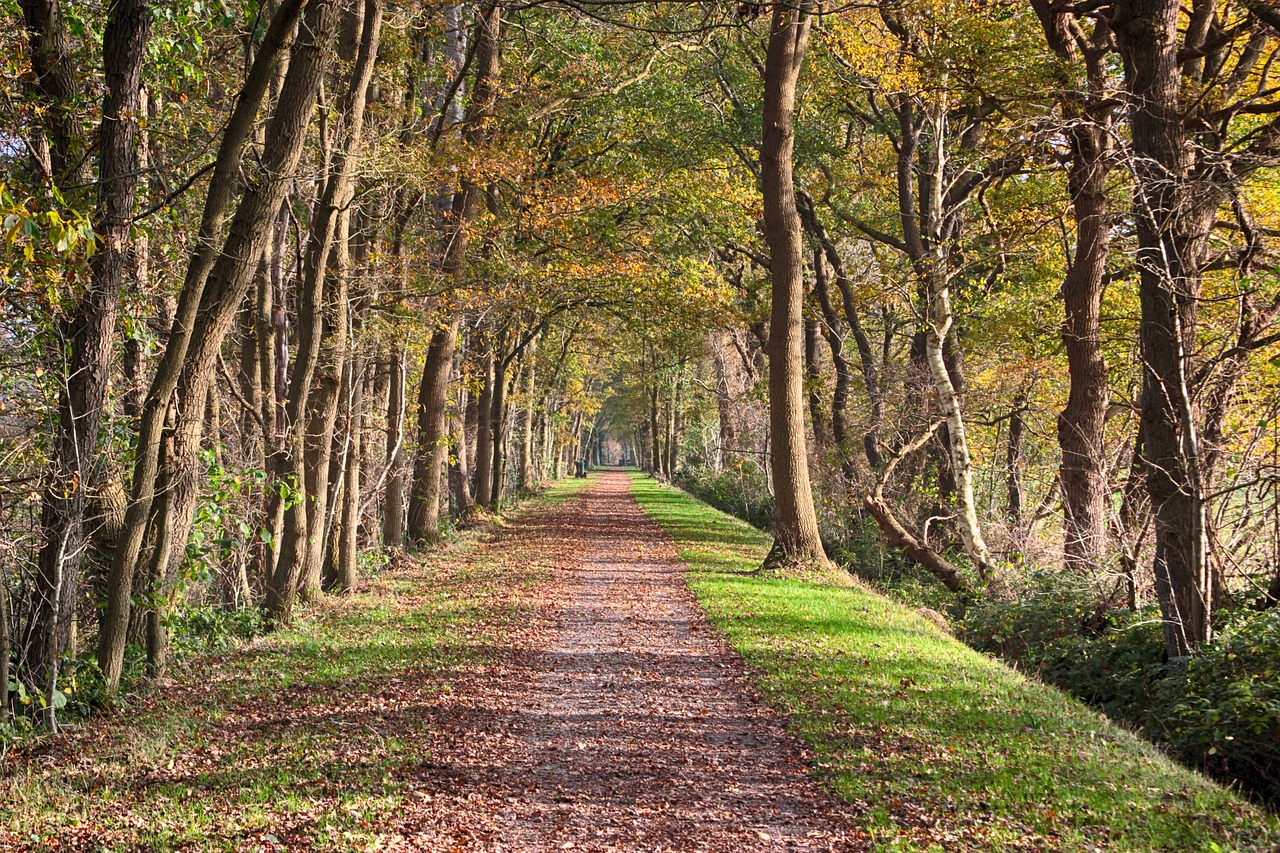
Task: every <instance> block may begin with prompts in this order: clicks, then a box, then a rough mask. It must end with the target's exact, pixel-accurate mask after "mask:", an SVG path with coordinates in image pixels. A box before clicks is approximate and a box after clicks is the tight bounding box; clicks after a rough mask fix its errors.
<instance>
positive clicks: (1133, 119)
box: [1112, 0, 1221, 656]
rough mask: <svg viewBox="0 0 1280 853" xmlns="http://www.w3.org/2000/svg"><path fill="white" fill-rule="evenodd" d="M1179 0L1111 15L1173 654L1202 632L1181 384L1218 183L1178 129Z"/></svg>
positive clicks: (1205, 579) (1189, 441)
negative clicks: (1126, 128)
mask: <svg viewBox="0 0 1280 853" xmlns="http://www.w3.org/2000/svg"><path fill="white" fill-rule="evenodd" d="M1180 9H1181V4H1180V3H1179V2H1178V0H1129V2H1126V3H1123V4H1118V5H1117V7H1116V14H1115V15H1114V20H1113V22H1112V25H1113V28H1114V29H1115V32H1116V40H1117V44H1118V46H1119V48H1120V54H1121V56H1122V57H1123V58H1124V65H1125V82H1126V87H1127V89H1128V92H1129V96H1130V99H1131V103H1130V108H1129V117H1130V118H1129V121H1130V126H1131V127H1132V137H1133V143H1132V145H1133V156H1134V160H1135V164H1134V172H1135V177H1136V185H1135V192H1134V218H1135V224H1136V231H1137V235H1138V256H1137V260H1138V272H1139V302H1140V303H1141V307H1142V322H1141V324H1140V326H1139V340H1140V343H1141V350H1142V361H1143V385H1142V426H1143V438H1144V442H1145V445H1144V446H1145V451H1144V456H1145V459H1146V462H1147V491H1148V493H1149V494H1150V497H1151V505H1152V510H1153V512H1154V515H1155V534H1156V547H1155V565H1154V569H1155V577H1156V594H1157V596H1158V597H1159V600H1160V606H1161V610H1162V614H1163V620H1164V634H1165V647H1166V649H1167V651H1168V653H1169V654H1170V655H1171V656H1181V655H1187V654H1190V653H1191V652H1192V651H1193V650H1194V649H1195V648H1196V647H1197V646H1199V645H1201V644H1202V643H1204V642H1206V641H1207V640H1208V639H1209V637H1210V626H1211V617H1212V595H1211V591H1210V577H1209V569H1208V560H1207V559H1206V554H1205V551H1206V543H1205V518H1204V499H1203V494H1204V492H1203V484H1202V482H1201V477H1200V471H1199V453H1200V451H1199V441H1198V437H1197V434H1196V424H1195V414H1194V411H1193V405H1194V404H1193V401H1192V398H1191V393H1190V389H1189V387H1188V384H1189V383H1188V372H1189V367H1188V361H1189V358H1190V353H1191V352H1192V351H1194V349H1195V321H1196V307H1197V301H1198V299H1199V296H1200V284H1201V276H1202V269H1203V264H1204V257H1205V250H1206V246H1207V239H1208V234H1209V230H1210V227H1211V226H1212V222H1213V219H1214V215H1215V213H1216V211H1217V206H1218V201H1220V199H1221V191H1220V190H1218V189H1217V188H1215V187H1212V186H1206V185H1204V184H1203V183H1197V182H1196V181H1195V179H1194V177H1193V175H1192V172H1193V169H1194V165H1195V155H1194V153H1193V152H1192V150H1191V146H1190V144H1189V140H1188V138H1187V132H1186V127H1185V125H1184V119H1185V116H1184V109H1183V104H1182V103H1181V99H1180V90H1179V86H1180V79H1179V60H1178V17H1179V10H1180Z"/></svg>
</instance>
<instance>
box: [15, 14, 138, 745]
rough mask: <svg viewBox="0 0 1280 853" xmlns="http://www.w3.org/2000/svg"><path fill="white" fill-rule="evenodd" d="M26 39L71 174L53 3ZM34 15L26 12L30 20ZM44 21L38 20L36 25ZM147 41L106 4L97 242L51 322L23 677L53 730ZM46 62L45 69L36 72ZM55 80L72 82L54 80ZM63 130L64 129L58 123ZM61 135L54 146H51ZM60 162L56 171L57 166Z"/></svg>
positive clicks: (123, 247) (62, 38) (105, 372)
mask: <svg viewBox="0 0 1280 853" xmlns="http://www.w3.org/2000/svg"><path fill="white" fill-rule="evenodd" d="M24 9H25V11H26V12H27V15H26V17H27V22H28V27H29V28H30V29H31V31H32V42H33V44H32V47H33V51H32V58H33V66H34V70H35V71H36V76H37V80H38V81H39V84H38V85H39V86H40V87H41V88H42V89H44V90H45V91H46V93H47V95H48V96H49V97H50V98H51V101H50V104H49V108H50V111H51V112H52V113H53V115H54V118H53V119H52V122H53V124H54V126H55V129H54V131H53V133H52V134H51V136H52V137H53V138H54V140H55V145H54V150H55V151H57V149H58V148H59V147H64V148H66V149H67V150H65V151H63V152H62V153H61V154H60V155H59V159H58V160H55V161H54V164H55V165H54V168H55V170H56V171H55V175H56V176H58V177H64V178H69V177H70V174H66V175H63V174H62V171H64V170H68V169H70V170H72V171H74V167H73V166H72V164H71V162H70V158H72V157H74V156H76V152H75V151H74V150H73V149H72V147H71V146H72V141H73V140H74V139H75V137H76V136H77V135H78V134H77V132H75V131H74V130H72V129H71V127H73V126H74V123H75V121H76V118H75V117H74V116H73V115H69V114H67V113H66V111H67V110H68V109H70V108H71V102H70V101H64V100H63V99H62V98H63V96H64V95H65V96H70V94H71V92H70V91H63V90H64V89H65V88H66V86H67V85H68V83H70V84H71V85H74V69H72V68H71V67H70V65H69V63H70V47H69V45H68V44H67V42H68V41H69V38H68V36H67V33H66V30H65V25H64V24H63V23H62V20H61V13H60V10H59V8H58V4H57V2H56V0H47V2H46V3H33V2H28V3H25V4H24ZM33 13H35V14H33ZM40 18H46V20H40ZM150 34H151V12H150V9H149V8H148V6H147V2H146V0H116V2H114V3H112V4H111V6H110V10H109V12H108V17H107V25H106V31H105V34H104V36H103V45H102V49H103V66H104V72H105V81H104V82H105V90H104V91H105V94H104V96H103V103H102V122H101V125H100V128H99V133H98V204H97V211H96V214H95V217H94V232H95V234H96V235H97V238H98V241H99V243H100V245H99V248H98V250H97V251H96V252H95V253H94V255H93V257H92V258H91V259H90V282H89V290H88V292H87V293H86V294H85V295H84V296H83V297H82V298H81V299H80V300H79V302H78V303H77V304H76V306H75V307H74V308H73V309H72V311H71V314H70V316H69V317H67V318H65V319H64V320H62V321H61V322H59V324H58V338H59V340H60V342H61V344H62V347H63V349H64V351H65V357H64V361H63V364H64V368H65V369H64V372H63V377H62V383H61V386H60V392H59V398H58V429H57V433H56V435H55V438H54V447H53V454H52V456H51V458H50V460H49V479H48V482H47V484H46V486H45V489H44V494H43V497H42V506H41V516H40V527H41V536H42V541H41V546H40V552H39V555H38V557H37V560H38V563H37V575H36V584H35V586H36V590H37V593H36V602H37V609H36V614H35V625H36V628H35V631H34V639H35V643H34V645H33V649H32V653H31V657H32V663H33V664H34V670H35V671H34V672H33V676H34V677H35V679H36V681H37V682H39V683H40V684H41V686H42V687H43V688H44V689H45V691H46V700H47V701H46V707H47V723H48V725H49V728H50V729H56V728H57V712H56V708H55V705H54V702H53V701H52V700H53V698H54V696H55V691H56V690H57V680H58V660H59V657H60V656H61V655H62V653H63V652H64V651H66V650H67V649H68V646H69V642H70V636H71V628H72V623H73V618H74V609H75V601H76V594H77V591H78V589H79V584H80V558H81V554H82V552H83V550H84V545H85V541H84V515H85V507H86V495H87V492H88V488H89V486H90V483H91V481H92V479H93V469H92V465H93V462H94V460H95V459H96V458H97V456H98V449H97V444H98V428H99V426H100V424H101V422H102V410H103V406H104V405H105V403H106V394H107V383H108V380H109V378H110V375H111V356H112V352H113V347H114V341H115V326H116V314H117V311H118V309H119V305H120V291H121V288H122V287H123V285H124V279H125V276H126V274H127V272H128V270H129V265H130V250H129V246H130V238H129V229H130V226H131V225H132V222H133V203H134V197H135V194H136V191H137V185H138V172H137V145H136V136H137V128H138V123H137V116H138V114H139V111H140V107H141V96H142V63H143V61H144V59H145V57H146V48H147V41H148V39H149V37H150ZM58 48H61V49H63V50H66V54H64V55H62V56H58V57H52V56H49V55H48V53H47V52H46V50H51V49H58ZM49 61H52V65H47V66H46V65H45V63H46V62H49ZM64 74H70V75H72V80H71V81H67V80H63V79H61V78H62V76H63V75H64ZM64 122H65V123H67V126H66V128H59V127H58V125H60V124H62V123H64ZM60 137H65V140H64V141H63V142H60V143H59V142H57V140H58V139H59V138H60ZM59 160H61V163H59Z"/></svg>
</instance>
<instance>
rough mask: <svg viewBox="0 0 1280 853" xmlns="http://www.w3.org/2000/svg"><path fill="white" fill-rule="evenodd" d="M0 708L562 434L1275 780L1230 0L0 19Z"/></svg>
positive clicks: (1275, 156)
mask: <svg viewBox="0 0 1280 853" xmlns="http://www.w3.org/2000/svg"><path fill="white" fill-rule="evenodd" d="M3 8H4V15H5V18H6V20H7V21H8V22H9V26H7V27H5V28H4V29H3V30H2V31H0V45H2V50H0V57H2V59H0V62H2V66H0V68H2V74H0V160H2V162H3V170H2V171H0V216H2V217H3V232H4V243H5V245H4V249H3V253H0V339H2V340H3V345H2V346H0V364H2V366H3V369H2V370H0V549H2V551H0V554H2V556H0V685H5V687H4V688H0V690H3V691H4V693H5V696H4V701H0V724H2V725H3V729H2V731H3V732H4V736H5V737H20V736H23V735H24V734H27V733H30V732H32V731H33V730H36V729H56V728H57V727H58V726H59V724H60V721H65V720H66V719H70V718H74V717H75V716H77V715H84V714H88V713H90V712H92V711H93V710H95V709H99V708H102V707H107V706H110V705H111V704H112V703H113V702H116V701H120V699H119V697H120V696H121V695H123V694H124V693H125V692H128V691H129V690H132V689H134V687H135V686H136V685H138V684H140V683H142V682H144V681H146V680H148V679H154V678H156V677H157V676H161V675H163V674H164V673H165V672H166V666H167V665H168V663H169V659H170V656H171V652H172V651H173V650H175V649H186V648H190V647H192V646H193V645H195V642H194V640H193V638H195V637H199V636H207V635H212V634H219V633H222V634H225V633H236V632H239V633H249V632H254V631H258V630H265V629H268V628H269V627H270V626H272V625H277V624H282V623H287V622H288V621H289V620H290V619H291V618H292V617H293V615H294V614H295V612H297V610H298V608H299V607H300V606H302V605H303V604H305V602H308V601H310V600H313V599H315V598H316V597H318V596H323V595H327V594H336V593H340V592H341V591H343V590H348V589H352V588H353V587H355V586H357V585H358V584H360V583H361V579H362V578H363V577H367V576H369V575H370V574H372V573H376V572H377V571H378V570H379V568H380V567H381V566H383V565H384V564H385V563H386V562H387V561H389V560H396V559H399V555H400V553H401V552H402V551H403V550H404V549H408V548H426V547H432V546H436V545H439V544H440V543H441V542H443V541H444V540H445V539H447V538H448V537H449V536H451V535H452V531H453V530H455V529H456V528H457V527H459V526H463V525H468V524H473V523H475V522H476V521H477V520H478V519H483V518H485V517H486V516H487V515H489V514H491V513H494V512H499V511H501V509H502V508H503V507H504V506H507V505H508V504H509V503H510V502H511V501H512V500H514V498H515V497H516V496H518V495H520V494H521V493H528V492H532V491H535V490H537V489H538V488H539V487H540V485H541V484H542V483H544V482H545V481H547V480H549V479H552V478H557V477H561V476H564V475H565V474H566V473H567V472H570V471H571V470H572V468H573V466H574V465H575V463H576V462H578V461H579V460H583V459H585V460H587V461H588V462H590V463H593V464H614V463H618V462H626V461H629V462H633V463H635V464H637V465H639V466H641V467H643V468H645V469H647V470H649V471H652V472H653V473H654V474H655V475H657V476H661V477H664V478H670V479H672V480H674V481H676V482H678V483H679V484H681V485H683V486H684V487H686V488H687V489H689V490H690V491H692V492H694V493H695V494H698V495H700V496H702V497H704V498H705V499H707V500H708V501H710V502H712V503H714V504H716V505H717V506H720V507H721V508H724V509H727V510H729V511H732V512H735V513H737V514H739V515H742V516H743V517H746V518H747V519H748V520H751V521H753V522H756V523H758V524H761V525H762V526H767V527H769V529H770V530H771V531H772V532H773V535H774V547H773V550H772V551H771V552H770V555H769V558H768V560H767V561H766V564H765V567H764V568H765V570H769V571H787V570H789V568H790V567H793V566H795V565H797V564H800V565H803V566H806V567H809V568H816V569H819V570H825V569H826V568H827V566H828V561H829V560H833V561H835V562H836V563H838V564H839V565H840V566H842V567H844V568H845V569H847V570H849V571H852V572H854V573H856V574H859V575H861V576H863V577H864V578H866V579H868V580H870V581H872V582H873V583H876V584H877V585H879V586H880V587H882V588H884V589H886V590H888V591H890V592H891V593H893V594H895V595H898V596H900V597H903V598H905V599H906V600H908V601H910V602H911V603H913V604H914V605H917V606H921V607H924V606H928V607H929V608H931V609H932V610H933V611H938V612H939V613H938V614H936V615H938V618H943V617H944V616H945V618H946V619H948V620H949V622H950V624H951V627H952V630H954V631H955V632H957V633H958V634H959V635H961V636H962V637H964V638H965V639H966V640H968V641H969V642H971V643H972V644H974V645H975V646H977V647H978V648H980V649H983V650H985V651H990V652H992V653H995V654H999V655H1001V656H1004V657H1005V658H1007V659H1010V660H1012V661H1014V662H1016V663H1017V664H1018V665H1019V666H1021V667H1022V668H1024V669H1026V670H1029V671H1033V672H1039V673H1040V674H1041V676H1042V677H1044V678H1046V679H1047V680H1050V681H1052V682H1054V683H1057V684H1059V685H1061V686H1064V687H1066V688H1068V689H1070V690H1071V691H1073V692H1075V693H1076V694H1077V695H1079V696H1081V697H1082V698H1085V699H1086V700H1088V701H1091V702H1093V703H1095V704H1097V705H1099V706H1101V707H1103V708H1104V709H1105V710H1107V711H1108V713H1110V714H1112V715H1113V716H1116V717H1118V718H1122V719H1125V720H1128V721H1130V722H1132V723H1134V724H1136V725H1139V726H1141V727H1143V728H1144V730H1145V731H1146V732H1147V733H1148V734H1149V735H1150V736H1151V737H1153V738H1154V739H1156V740H1158V741H1161V742H1164V743H1166V744H1168V745H1169V747H1170V748H1171V749H1172V750H1174V751H1176V752H1177V753H1178V754H1180V755H1181V756H1182V757H1183V758H1184V759H1185V760H1187V761H1188V762H1190V763H1192V764H1193V765H1195V766H1198V767H1202V768H1205V769H1207V770H1209V771H1210V772H1212V773H1214V774H1217V775H1219V776H1220V777H1222V778H1224V779H1235V780H1239V781H1240V782H1242V783H1243V784H1244V785H1246V786H1247V787H1248V788H1249V789H1250V790H1252V791H1254V792H1256V793H1258V794H1259V795H1261V796H1263V797H1265V798H1270V799H1272V800H1274V799H1275V798H1276V797H1277V796H1278V794H1277V792H1278V791H1280V775H1277V774H1278V773H1280V770H1278V768H1280V686H1277V685H1278V684H1280V679H1277V677H1276V675H1277V673H1278V672H1280V608H1275V607H1274V605H1276V604H1277V603H1278V602H1280V467H1278V466H1280V456H1278V454H1280V268H1278V267H1277V265H1278V264H1280V185H1278V184H1277V178H1280V62H1277V60H1278V59H1280V13H1277V11H1276V10H1275V7H1274V5H1273V4H1272V3H1270V2H1269V0H1187V2H1176V0H1092V2H1081V3H1063V2H1050V0H868V2H864V3H857V4H834V3H833V4H824V3H821V2H811V1H810V0H795V2H794V3H791V4H773V3H760V4H756V3H741V4H721V3H695V2H688V3H648V2H638V0H637V2H628V0H600V2H536V0H535V2H506V0H481V2H467V3H448V2H434V0H418V2H405V0H270V2H267V3H264V4H261V5H259V4H258V3H254V2H248V3H229V4H227V3H218V4H210V3H206V2H203V0H181V1H180V2H177V3H163V4H161V3H148V2H147V0H113V2H108V3H103V2H98V0H77V2H73V3H72V2H65V0H4V5H3Z"/></svg>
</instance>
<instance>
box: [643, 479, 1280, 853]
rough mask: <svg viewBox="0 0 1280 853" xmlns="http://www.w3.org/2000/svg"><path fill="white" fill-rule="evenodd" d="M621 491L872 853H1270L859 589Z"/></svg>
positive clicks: (1110, 731)
mask: <svg viewBox="0 0 1280 853" xmlns="http://www.w3.org/2000/svg"><path fill="white" fill-rule="evenodd" d="M632 494H633V495H634V496H635V497H636V499H637V500H638V501H639V502H640V505H641V506H642V507H643V508H644V510H645V511H646V512H647V513H648V514H649V515H650V516H651V517H652V518H654V519H655V520H657V521H658V522H659V523H660V524H662V525H663V526H664V527H665V528H666V529H667V531H668V532H669V533H670V534H671V535H672V537H673V538H674V539H675V540H676V544H677V547H678V549H679V551H680V556H681V558H682V559H683V560H684V562H685V563H686V565H687V566H688V568H689V573H688V580H689V584H690V586H691V588H692V589H693V591H694V593H695V594H696V595H697V597H698V600H699V601H700V602H701V604H702V606H703V608H704V609H705V610H706V612H707V614H708V615H709V617H710V618H711V620H712V622H714V623H715V624H716V626H717V627H719V628H720V630H722V631H723V632H724V634H725V636H726V638H727V639H728V641H729V642H730V643H731V644H732V645H733V647H734V648H736V649H737V650H738V651H739V652H740V653H741V654H742V655H743V657H744V658H745V660H746V662H747V664H748V665H749V666H750V667H751V668H752V669H753V670H754V671H755V672H756V673H757V674H758V677H759V683H760V686H761V688H762V690H763V691H764V694H765V696H766V698H767V700H768V701H769V702H770V703H771V704H772V705H774V706H775V707H776V708H778V709H779V710H780V711H781V712H782V713H784V714H785V715H786V717H787V718H788V720H789V722H790V725H791V727H792V729H793V730H794V731H795V732H796V733H797V734H798V735H800V736H801V737H802V738H804V739H805V740H806V741H808V743H809V744H810V745H811V746H812V748H813V750H814V752H815V756H816V765H817V770H818V773H819V774H820V775H821V777H822V778H823V779H824V781H826V782H827V784H829V785H830V786H831V787H832V789H833V790H835V791H836V792H837V793H838V794H839V795H840V796H842V797H844V798H845V799H847V800H848V801H850V802H851V803H852V804H853V805H854V806H855V808H856V809H857V810H858V811H859V812H860V813H861V816H862V817H861V819H862V821H863V822H864V826H865V829H866V831H867V832H868V833H869V834H870V835H871V836H872V837H873V838H874V839H875V841H876V844H877V847H879V848H882V849H886V850H888V849H907V850H924V849H939V850H942V849H946V850H955V849H988V850H1005V849H1017V848H1027V849H1061V850H1088V849H1095V848H1097V849H1110V850H1171V851H1173V850H1176V851H1191V850H1196V851H1200V850H1215V849H1219V850H1237V849H1238V850H1273V849H1276V845H1280V823H1278V822H1277V820H1276V819H1275V818H1274V817H1271V816H1268V815H1265V814H1264V813H1262V812H1261V811H1259V810H1258V809H1256V808H1254V807H1253V806H1251V805H1249V804H1247V803H1245V802H1244V801H1242V800H1241V799H1240V798H1238V797H1237V796H1235V795H1234V794H1232V793H1230V792H1228V791H1227V790H1225V789H1223V788H1221V787H1220V786H1218V785H1216V784H1214V783H1213V782H1210V781H1209V780H1207V779H1205V778H1204V777H1202V776H1200V775H1199V774H1196V773H1193V772H1191V771H1189V770H1186V769H1184V768H1182V767H1181V766H1179V765H1177V764H1175V763H1173V762H1172V761H1170V760H1168V759H1167V758H1165V757H1164V756H1163V755H1161V754H1160V753H1159V752H1158V751H1157V750H1156V749H1155V748H1154V747H1152V746H1151V745H1150V744H1148V743H1146V742H1145V741H1143V740H1141V739H1139V738H1138V737H1136V736H1134V735H1133V734H1131V733H1129V732H1127V731H1125V730H1123V729H1121V728H1119V727H1117V726H1115V725H1113V724H1112V723H1110V722H1109V721H1107V720H1106V718H1105V717H1103V716H1102V715H1101V714H1099V713H1096V712H1094V711H1092V710H1090V709H1088V708H1087V707H1085V706H1084V705H1082V704H1080V703H1079V702H1076V701H1075V700H1073V699H1071V698H1069V697H1067V696H1066V695H1065V694H1063V693H1061V692H1059V691H1058V690H1055V689H1053V688H1049V687H1046V686H1044V685H1043V684H1041V683H1039V682H1036V681H1033V680H1030V679H1028V678H1025V677H1024V676H1022V675H1020V674H1018V673H1016V672H1014V671H1013V670H1011V669H1009V668H1008V667H1006V666H1005V665H1003V664H1001V663H999V662H998V661H995V660H993V659H991V658H988V657H986V656H984V655H980V654H978V653H977V652H974V651H973V650H971V649H969V648H968V647H967V646H965V645H963V644H962V643H960V642H958V641H956V640H954V639H953V638H951V637H950V636H948V635H946V634H945V633H943V632H942V631H940V630H939V629H938V628H937V627H935V626H934V625H933V624H931V623H930V622H929V621H927V620H926V619H924V618H922V617H920V616H918V615H917V614H916V613H914V612H913V611H911V610H909V609H907V608H905V607H902V606H900V605H897V604H895V603H893V602H891V601H889V600H888V599H886V598H884V597H882V596H879V595H877V594H875V593H873V592H871V591H869V590H867V589H865V588H862V587H859V586H855V587H849V588H843V587H837V586H830V585H820V584H814V583H805V582H801V581H796V580H790V579H780V578H776V577H768V576H760V575H754V574H752V571H753V570H754V569H755V568H756V567H757V566H759V565H760V563H761V561H762V560H763V558H764V555H765V553H766V551H767V550H768V547H769V539H768V537H767V536H766V535H765V534H763V533H761V532H759V531H757V530H755V529H753V528H751V527H750V526H748V525H746V524H745V523H743V522H740V521H738V520H736V519H733V518H731V517H729V516H727V515H724V514H723V513H720V512H718V511H717V510H714V509H712V508H710V507H708V506H706V505H704V504H701V503H699V502H697V501H695V500H694V499H693V498H691V497H689V496H688V495H686V494H684V493H683V492H680V491H678V490H676V489H672V488H669V487H665V486H662V485H660V484H658V483H656V482H655V481H653V480H651V479H648V478H645V477H643V476H639V475H636V476H633V482H632Z"/></svg>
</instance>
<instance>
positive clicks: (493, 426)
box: [489, 356, 509, 510]
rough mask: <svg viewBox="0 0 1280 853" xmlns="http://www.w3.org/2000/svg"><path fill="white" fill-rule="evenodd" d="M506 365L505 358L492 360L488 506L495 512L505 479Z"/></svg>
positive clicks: (499, 502)
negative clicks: (490, 472)
mask: <svg viewBox="0 0 1280 853" xmlns="http://www.w3.org/2000/svg"><path fill="white" fill-rule="evenodd" d="M507 365H508V361H507V356H502V357H500V358H495V359H494V364H493V403H492V407H493V413H492V414H491V415H490V418H489V428H490V430H491V431H492V433H493V437H492V440H491V443H490V446H491V448H492V449H491V452H492V454H493V472H492V474H491V475H490V481H489V506H491V507H493V508H494V509H495V510H497V509H500V508H501V506H502V495H503V491H504V489H505V486H506V479H507V410H508V408H509V407H508V406H507Z"/></svg>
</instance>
